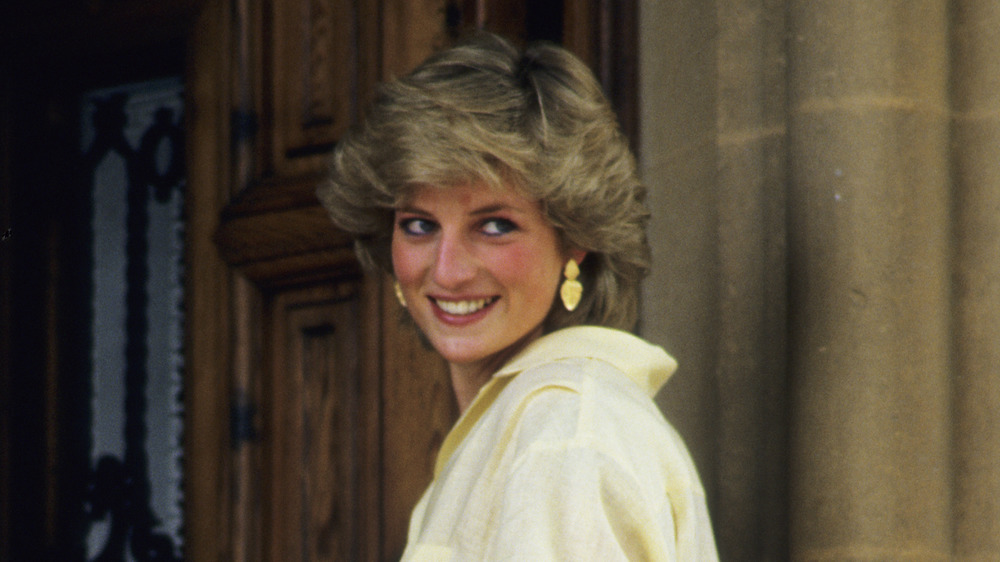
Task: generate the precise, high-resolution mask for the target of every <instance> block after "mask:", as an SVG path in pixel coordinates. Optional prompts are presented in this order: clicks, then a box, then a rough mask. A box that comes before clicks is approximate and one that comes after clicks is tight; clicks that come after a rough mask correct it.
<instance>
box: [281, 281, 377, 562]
mask: <svg viewBox="0 0 1000 562" xmlns="http://www.w3.org/2000/svg"><path fill="white" fill-rule="evenodd" d="M362 289H363V288H362V285H361V283H360V282H359V281H358V280H347V281H344V282H341V283H337V284H331V285H322V286H318V287H315V288H312V289H307V290H296V291H290V292H286V293H281V294H279V295H277V296H276V297H275V298H274V299H273V301H272V304H271V307H270V317H269V318H268V320H267V323H268V324H269V327H270V334H271V336H270V337H269V338H268V339H269V340H270V345H269V355H270V360H269V361H268V364H269V365H270V369H269V370H270V373H269V375H270V376H269V377H267V380H265V381H263V382H264V388H263V392H262V400H261V406H262V408H263V409H264V415H263V427H262V429H261V434H262V435H261V436H262V442H263V444H264V445H263V447H264V455H265V458H266V459H267V460H266V461H265V465H264V470H265V474H266V484H265V486H266V487H267V488H268V490H269V491H268V493H267V494H266V496H265V497H266V501H265V502H263V506H262V507H263V508H264V509H265V511H266V513H265V514H264V525H263V529H264V533H265V535H266V536H265V537H264V540H263V541H262V545H263V546H264V549H265V550H266V552H267V559H269V560H292V559H300V560H315V561H322V560H364V559H372V558H374V556H373V554H374V553H375V552H377V551H378V548H379V545H378V543H377V541H378V533H377V532H376V528H377V524H378V512H377V505H378V504H377V502H376V501H372V500H373V498H376V497H377V494H378V488H379V481H378V479H379V471H378V470H377V458H376V457H375V455H376V454H377V451H378V438H377V431H371V429H373V426H376V427H377V424H378V417H377V416H378V411H379V405H378V393H377V387H378V379H377V377H376V376H374V375H375V374H376V372H377V371H376V369H374V368H373V367H374V366H373V365H370V364H366V357H365V351H364V350H365V347H364V346H363V342H364V343H368V342H365V337H364V335H363V329H362V325H363V324H364V323H365V322H366V321H369V322H370V320H366V317H367V316H368V315H366V314H365V313H364V310H365V304H364V298H363V290H362Z"/></svg>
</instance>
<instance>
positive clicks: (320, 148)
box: [261, 0, 375, 177]
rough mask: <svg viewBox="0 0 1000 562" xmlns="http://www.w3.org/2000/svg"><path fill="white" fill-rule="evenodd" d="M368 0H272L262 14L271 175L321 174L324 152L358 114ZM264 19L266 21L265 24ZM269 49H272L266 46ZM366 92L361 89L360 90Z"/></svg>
mask: <svg viewBox="0 0 1000 562" xmlns="http://www.w3.org/2000/svg"><path fill="white" fill-rule="evenodd" d="M368 4H369V3H368V2H366V1H365V0H301V1H298V2H281V1H276V2H273V3H271V4H270V7H271V9H270V11H269V12H267V13H266V14H265V26H264V27H263V30H264V37H263V41H262V44H263V46H264V48H265V54H264V56H265V64H266V65H267V66H266V67H265V68H264V71H265V80H266V83H265V89H266V92H265V98H264V100H263V102H264V104H265V105H264V107H263V111H262V120H261V122H262V123H263V124H265V127H266V134H267V135H268V137H269V139H268V140H269V141H270V160H271V162H270V165H271V167H270V169H269V170H268V172H269V173H273V174H275V175H277V176H284V177H288V176H297V175H302V174H308V173H311V172H316V171H321V170H322V168H323V159H324V157H325V155H326V153H328V152H329V150H330V149H331V148H332V147H333V144H334V143H335V142H336V140H337V138H338V137H339V136H340V135H341V134H342V133H343V132H344V130H345V129H346V127H347V126H348V125H349V124H350V123H351V121H352V119H353V118H354V117H355V116H356V115H357V112H358V105H359V88H362V89H363V88H364V87H365V85H364V84H361V83H360V82H361V81H359V79H358V78H359V72H363V70H362V68H361V67H362V66H366V65H367V64H368V63H367V61H366V60H365V59H364V56H365V53H363V52H361V50H360V49H359V45H371V44H373V42H374V40H375V38H374V37H365V36H363V34H364V33H366V32H367V31H368V29H369V28H366V27H363V25H364V24H365V23H366V22H364V21H362V19H361V18H362V17H364V18H369V17H371V13H370V12H371V10H369V8H368ZM268 16H269V21H268ZM267 49H270V50H269V51H268V50H267ZM362 95H364V94H362Z"/></svg>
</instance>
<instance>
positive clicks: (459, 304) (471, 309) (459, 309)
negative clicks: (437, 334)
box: [431, 297, 500, 316]
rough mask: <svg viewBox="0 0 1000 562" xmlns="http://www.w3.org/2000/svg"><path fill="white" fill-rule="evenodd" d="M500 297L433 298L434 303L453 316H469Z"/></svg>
mask: <svg viewBox="0 0 1000 562" xmlns="http://www.w3.org/2000/svg"><path fill="white" fill-rule="evenodd" d="M499 298H500V297H490V298H488V299H474V300H467V301H445V300H440V299H431V300H433V301H434V304H436V305H437V307H438V308H440V309H441V310H443V311H444V312H446V313H448V314H451V315H453V316H468V315H470V314H475V313H476V312H479V311H480V310H482V309H484V308H486V307H487V306H489V305H491V304H493V303H494V302H496V301H497V299H499Z"/></svg>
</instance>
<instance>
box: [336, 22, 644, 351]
mask: <svg viewBox="0 0 1000 562" xmlns="http://www.w3.org/2000/svg"><path fill="white" fill-rule="evenodd" d="M479 181H481V182H485V183H486V184H488V185H490V186H493V187H496V188H504V187H513V188H515V189H518V190H520V191H521V192H522V193H523V194H525V195H527V196H529V197H532V198H534V199H536V200H538V201H539V202H540V204H541V207H542V210H543V212H544V214H545V216H546V217H547V218H548V220H549V221H551V223H552V225H553V226H554V227H555V228H556V230H557V232H559V234H560V236H561V238H562V240H563V242H564V243H565V244H566V245H567V247H574V248H580V249H583V250H586V251H587V252H588V254H587V257H586V258H585V259H584V260H583V263H582V264H581V265H580V269H581V275H580V280H581V282H582V283H583V286H584V296H583V299H582V300H581V302H580V304H579V306H578V307H577V308H576V310H575V311H573V312H567V311H566V310H565V309H564V308H563V307H562V305H561V304H560V303H559V301H558V299H556V302H555V303H554V305H553V307H552V310H551V311H550V312H549V315H548V317H547V319H546V323H545V328H546V331H551V330H555V329H558V328H561V327H565V326H572V325H578V324H595V325H601V326H608V327H614V328H620V329H626V330H627V329H631V328H633V327H634V324H635V321H636V317H637V308H638V289H639V283H640V281H641V280H642V278H643V277H644V276H645V275H646V273H647V272H648V269H649V246H648V243H647V241H646V233H645V231H646V223H647V221H648V217H649V213H648V211H647V210H646V207H645V205H644V203H643V201H644V199H645V188H644V186H643V185H642V183H641V182H640V181H639V179H638V176H637V173H636V165H635V158H634V157H633V155H632V152H631V150H630V149H629V146H628V141H627V139H626V138H625V137H624V135H623V134H622V133H621V130H620V128H619V126H618V122H617V119H616V117H615V114H614V112H613V111H612V109H611V107H610V105H609V103H608V101H607V99H606V98H605V96H604V94H603V93H602V91H601V88H600V86H599V85H598V83H597V81H596V80H595V79H594V76H593V74H592V73H591V72H590V70H589V69H588V68H587V67H586V65H585V64H583V62H581V61H580V60H579V59H577V58H576V57H575V56H574V55H572V54H571V53H570V52H569V51H567V50H565V49H563V48H561V47H558V46H555V45H551V44H545V43H539V44H533V45H529V46H528V47H527V48H526V49H525V50H524V52H523V53H522V52H519V51H518V50H516V49H515V48H514V47H513V46H512V45H511V44H510V43H508V42H507V41H505V40H503V39H501V38H500V37H498V36H496V35H492V34H487V33H482V34H479V35H476V36H474V37H473V38H471V39H470V40H468V41H466V42H464V43H461V44H459V45H458V46H455V47H453V48H450V49H448V50H445V51H442V52H440V53H437V54H436V55H433V56H432V57H430V58H429V59H428V60H427V61H425V62H424V63H423V64H422V65H420V66H419V67H418V68H417V69H416V70H414V71H413V72H412V73H411V74H409V75H408V76H406V77H404V78H402V79H399V80H396V81H392V82H389V83H386V84H383V85H382V86H381V87H380V89H379V90H378V92H377V94H376V99H375V101H374V104H373V106H372V108H371V110H370V112H369V115H368V117H367V119H366V120H365V121H364V122H363V123H362V124H361V125H360V126H359V127H356V128H353V129H352V130H351V131H350V132H348V133H347V134H346V135H345V136H344V138H343V139H341V141H340V142H339V143H338V145H337V147H336V148H335V150H334V153H333V158H332V162H331V173H330V176H329V178H328V179H327V180H326V181H325V182H324V183H323V184H322V185H321V186H320V188H319V189H318V191H317V194H318V195H319V198H320V201H321V202H322V203H323V205H324V206H325V207H326V208H327V209H328V210H329V212H330V215H331V217H332V219H333V222H334V223H335V224H336V225H337V226H338V227H340V228H341V229H343V230H345V231H346V232H348V233H349V234H351V235H352V236H353V237H354V240H355V248H356V251H357V254H358V258H359V259H360V260H361V262H362V264H364V265H365V266H367V267H370V268H372V267H377V268H381V269H384V270H385V271H387V272H390V273H391V272H392V260H391V249H390V247H391V241H392V231H393V216H394V209H395V208H396V206H397V205H399V204H400V202H402V201H404V200H405V199H406V198H407V196H408V195H409V192H410V190H411V187H412V186H414V185H417V184H421V185H437V186H443V187H447V186H453V185H458V184H462V183H471V182H479Z"/></svg>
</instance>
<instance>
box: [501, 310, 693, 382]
mask: <svg viewBox="0 0 1000 562" xmlns="http://www.w3.org/2000/svg"><path fill="white" fill-rule="evenodd" d="M580 357H582V358H586V359H598V360H601V361H605V362H607V363H610V364H612V365H614V366H615V367H617V368H618V369H619V370H621V371H622V372H624V373H625V374H626V375H627V376H628V377H629V378H630V379H632V380H633V381H634V382H635V383H636V384H638V385H639V386H640V387H641V388H642V389H643V390H644V391H645V392H646V394H648V395H649V396H654V395H655V394H656V393H657V391H659V390H660V388H661V387H662V386H663V385H664V384H665V383H666V382H667V379H668V378H669V377H670V375H672V374H673V373H674V371H675V370H677V361H675V360H674V358H673V357H671V356H670V355H668V354H667V352H666V351H664V350H663V348H661V347H659V346H656V345H653V344H651V343H649V342H647V341H645V340H643V339H641V338H638V337H636V336H634V335H632V334H630V333H628V332H624V331H621V330H614V329H611V328H602V327H598V326H574V327H571V328H564V329H562V330H557V331H555V332H552V333H550V334H546V335H544V336H542V337H540V338H538V339H537V340H535V341H533V342H531V343H530V344H529V345H528V346H527V347H525V348H524V349H523V350H522V351H521V352H520V353H518V354H517V355H515V356H514V357H513V358H512V359H511V360H510V361H508V362H507V364H505V365H504V366H503V367H501V368H500V370H499V371H497V372H496V374H495V375H493V376H494V378H498V377H510V376H513V375H516V374H517V373H520V372H522V371H525V370H527V369H530V368H532V367H535V366H538V365H540V364H543V363H549V362H552V361H558V360H560V359H570V358H580Z"/></svg>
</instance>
